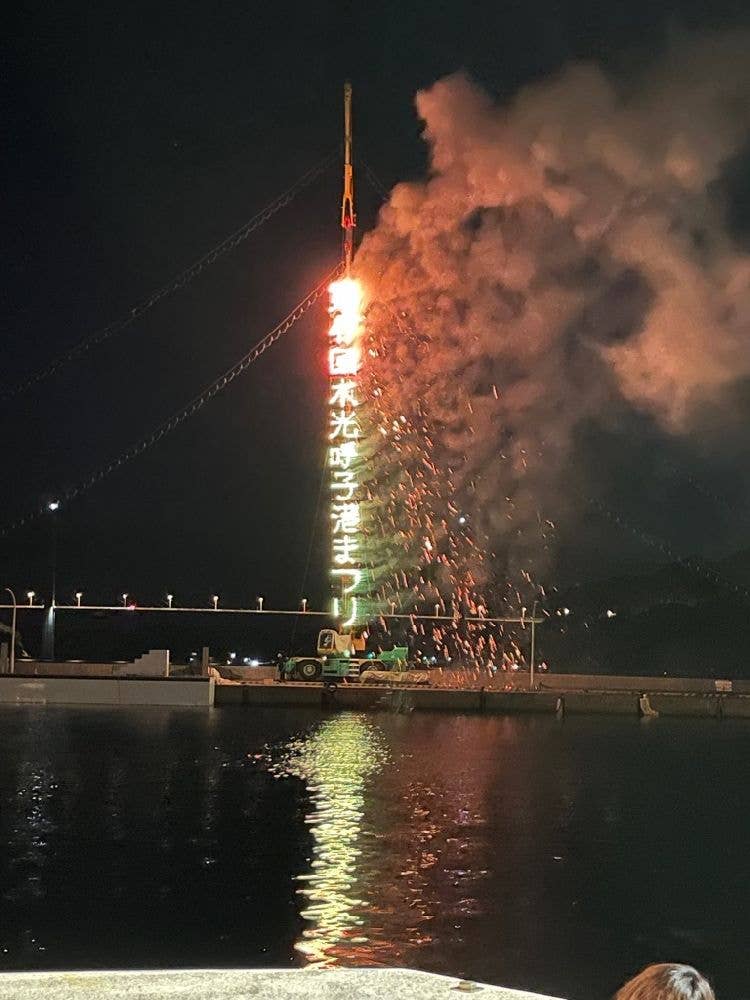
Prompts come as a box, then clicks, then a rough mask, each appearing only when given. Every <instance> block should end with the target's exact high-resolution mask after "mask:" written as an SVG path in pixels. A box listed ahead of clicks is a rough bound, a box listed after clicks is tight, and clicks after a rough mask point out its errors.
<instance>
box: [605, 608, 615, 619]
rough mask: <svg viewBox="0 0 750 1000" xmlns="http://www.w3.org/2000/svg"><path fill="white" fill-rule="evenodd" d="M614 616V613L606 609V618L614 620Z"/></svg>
mask: <svg viewBox="0 0 750 1000" xmlns="http://www.w3.org/2000/svg"><path fill="white" fill-rule="evenodd" d="M616 615H617V612H616V611H610V610H609V609H607V618H615V617H616Z"/></svg>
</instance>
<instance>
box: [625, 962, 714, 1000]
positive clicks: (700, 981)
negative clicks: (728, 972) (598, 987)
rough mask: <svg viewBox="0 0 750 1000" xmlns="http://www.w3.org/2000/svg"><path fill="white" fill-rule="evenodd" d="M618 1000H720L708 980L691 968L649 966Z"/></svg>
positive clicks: (684, 966) (627, 986)
mask: <svg viewBox="0 0 750 1000" xmlns="http://www.w3.org/2000/svg"><path fill="white" fill-rule="evenodd" d="M614 1000H716V997H715V996H714V991H713V990H712V989H711V987H710V986H709V984H708V981H707V980H706V979H704V978H703V976H702V975H701V974H700V972H698V971H697V970H696V969H693V968H691V967H690V966H689V965H673V964H671V963H666V962H665V963H663V964H661V965H649V966H648V967H647V968H645V969H644V970H643V972H639V973H638V975H637V976H636V977H635V978H634V979H631V980H630V981H629V982H627V983H625V985H624V986H623V987H622V989H620V990H619V991H618V993H617V994H616V995H615V998H614Z"/></svg>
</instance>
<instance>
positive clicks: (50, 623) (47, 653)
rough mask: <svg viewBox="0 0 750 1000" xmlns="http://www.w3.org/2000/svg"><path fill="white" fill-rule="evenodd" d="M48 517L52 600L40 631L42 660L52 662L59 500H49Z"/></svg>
mask: <svg viewBox="0 0 750 1000" xmlns="http://www.w3.org/2000/svg"><path fill="white" fill-rule="evenodd" d="M46 509H47V512H48V514H49V515H50V530H51V532H52V538H51V549H52V552H51V556H52V560H51V561H52V566H51V570H52V600H51V601H50V604H49V607H48V608H47V614H46V615H45V619H44V628H43V631H42V659H43V660H54V658H55V598H56V597H57V517H58V514H57V512H58V511H59V510H60V501H59V500H49V501H48V502H47V505H46Z"/></svg>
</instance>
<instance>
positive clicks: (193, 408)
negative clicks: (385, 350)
mask: <svg viewBox="0 0 750 1000" xmlns="http://www.w3.org/2000/svg"><path fill="white" fill-rule="evenodd" d="M342 270H343V265H342V264H337V265H336V267H334V268H333V270H332V271H329V272H328V274H327V275H326V276H325V278H323V280H322V281H321V282H320V283H319V284H318V285H316V287H315V288H314V289H313V290H312V291H311V292H310V293H309V294H308V295H306V296H305V297H304V299H302V300H301V301H300V302H299V303H298V304H297V305H296V306H295V307H294V309H292V311H291V312H290V313H289V315H288V316H286V317H285V318H284V319H283V320H282V321H281V322H280V323H279V324H278V325H277V326H275V327H274V328H273V330H271V332H270V333H267V334H266V335H265V337H263V339H262V340H259V341H258V343H257V344H256V345H255V346H254V347H253V348H252V349H251V350H250V351H248V353H247V354H246V355H245V356H244V357H243V358H241V359H240V360H239V361H238V362H237V363H236V364H234V365H232V367H231V368H229V369H227V371H225V372H224V374H223V375H220V376H219V378H217V379H215V380H214V381H213V382H212V383H211V384H210V385H208V386H206V388H205V389H204V390H203V391H202V392H200V393H199V394H198V395H197V396H195V397H194V398H193V399H192V400H191V401H190V402H189V403H188V404H187V405H186V406H183V407H181V409H179V410H178V411H177V412H176V413H174V414H173V415H172V416H171V417H170V418H169V419H168V420H165V421H164V422H163V423H161V424H159V426H158V427H157V428H156V429H155V430H153V431H151V433H150V434H147V435H146V436H145V437H143V438H141V439H140V441H138V442H137V443H136V444H134V445H131V447H130V448H128V449H127V450H126V451H124V452H122V454H121V455H119V456H118V457H117V458H115V459H113V460H112V461H111V462H109V463H108V464H107V465H105V466H102V467H101V468H99V469H97V471H96V472H93V473H91V475H89V476H87V478H86V479H84V480H83V481H82V482H80V483H79V484H78V485H77V486H74V487H72V488H71V489H68V490H66V491H64V492H61V493H60V494H59V497H60V500H61V501H62V502H63V503H69V502H70V501H71V500H74V499H75V498H76V497H79V496H81V494H83V493H86V492H87V491H88V490H90V489H91V487H92V486H95V485H96V484H97V483H100V482H101V481H102V480H103V479H106V478H107V476H109V475H110V474H111V473H113V472H115V471H116V470H117V469H120V468H122V466H123V465H125V464H126V463H127V462H130V461H131V460H132V459H134V458H137V456H138V455H142V454H143V452H144V451H146V450H147V449H148V448H151V447H152V446H153V445H155V444H157V442H159V441H161V439H162V438H163V437H166V435H167V434H169V433H170V432H171V431H173V430H175V429H176V428H177V427H179V426H180V425H181V424H183V423H185V421H186V420H187V419H188V418H189V417H192V416H194V415H195V414H196V413H198V411H199V410H201V409H203V407H204V406H205V405H206V403H208V402H209V400H211V399H213V398H214V396H218V394H219V393H220V392H222V391H223V390H224V389H226V387H227V386H228V385H231V383H232V382H234V380H235V379H236V378H237V377H238V376H240V375H241V374H242V373H243V372H244V371H245V370H246V369H247V368H249V367H250V365H251V364H253V362H254V361H257V360H258V358H259V357H260V356H261V355H262V354H265V352H266V351H267V350H268V348H269V347H271V346H272V344H275V343H276V341H277V340H279V339H280V338H281V337H283V335H284V334H285V333H287V332H288V331H289V330H291V328H292V327H293V326H294V324H295V323H296V322H297V320H299V319H301V318H302V317H303V316H304V315H305V313H306V312H307V311H308V309H310V308H311V307H312V306H313V305H314V304H315V303H316V302H317V301H318V299H319V298H321V296H323V295H325V293H326V291H327V289H328V285H329V284H330V283H331V282H332V281H334V280H335V279H336V278H338V277H339V276H340V275H341V273H342ZM57 495H58V494H56V496H57ZM45 509H46V508H44V507H39V508H37V509H36V510H34V511H31V512H30V513H28V514H25V515H24V516H23V517H20V518H18V519H16V520H15V521H13V522H11V523H10V524H7V525H6V526H5V527H3V528H0V538H4V537H5V536H6V535H9V534H10V533H11V532H12V531H15V530H16V529H17V528H21V527H23V525H25V524H28V523H29V522H30V521H33V520H35V519H36V518H37V517H39V516H40V515H41V514H43V513H44V511H45Z"/></svg>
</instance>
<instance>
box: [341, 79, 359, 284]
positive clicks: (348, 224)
mask: <svg viewBox="0 0 750 1000" xmlns="http://www.w3.org/2000/svg"><path fill="white" fill-rule="evenodd" d="M356 225H357V216H356V215H355V213H354V169H353V167H352V85H351V84H350V83H349V82H348V81H347V82H346V83H345V84H344V193H343V196H342V198H341V228H342V229H343V230H344V268H345V273H346V276H347V277H349V275H350V273H351V267H352V254H353V251H354V227H355V226H356Z"/></svg>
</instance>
